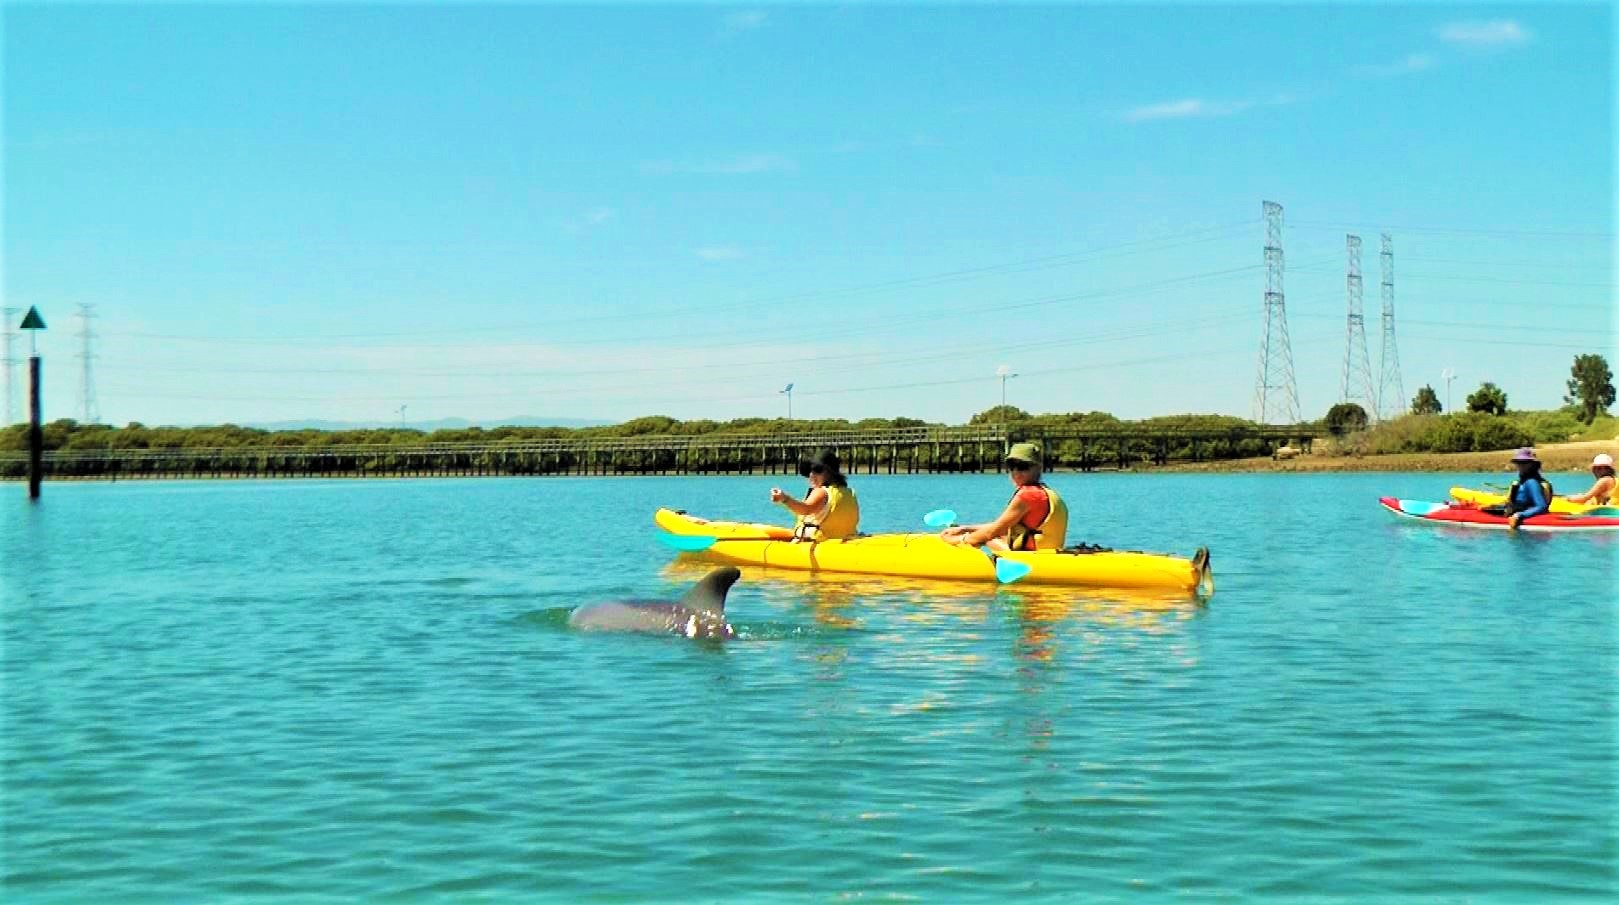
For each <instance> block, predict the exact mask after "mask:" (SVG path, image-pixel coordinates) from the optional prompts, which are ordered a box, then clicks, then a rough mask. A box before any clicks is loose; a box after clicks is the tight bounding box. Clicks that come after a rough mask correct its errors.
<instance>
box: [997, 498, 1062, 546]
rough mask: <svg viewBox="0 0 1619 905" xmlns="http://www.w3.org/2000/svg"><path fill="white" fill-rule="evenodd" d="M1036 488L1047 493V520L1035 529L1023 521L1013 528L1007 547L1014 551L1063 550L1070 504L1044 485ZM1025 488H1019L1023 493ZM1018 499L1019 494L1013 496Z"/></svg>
mask: <svg viewBox="0 0 1619 905" xmlns="http://www.w3.org/2000/svg"><path fill="white" fill-rule="evenodd" d="M1034 486H1035V487H1038V488H1040V489H1041V490H1044V491H1045V492H1046V501H1047V502H1048V503H1049V505H1048V506H1047V507H1046V518H1045V521H1042V522H1041V523H1040V524H1039V525H1036V526H1035V527H1033V528H1029V527H1026V526H1025V525H1024V524H1023V522H1022V521H1021V520H1019V521H1018V523H1017V524H1015V525H1013V526H1012V530H1011V532H1010V536H1009V537H1008V538H1007V545H1008V546H1010V547H1011V548H1012V549H1014V550H1061V549H1062V545H1063V544H1064V543H1066V542H1067V539H1068V504H1067V503H1064V502H1063V501H1062V497H1060V496H1058V495H1057V491H1055V490H1052V489H1051V488H1050V487H1047V486H1046V485H1044V484H1035V485H1034ZM1022 489H1023V488H1021V487H1020V488H1018V490H1019V491H1021V490H1022ZM1012 499H1014V500H1015V499H1017V494H1016V493H1014V494H1012Z"/></svg>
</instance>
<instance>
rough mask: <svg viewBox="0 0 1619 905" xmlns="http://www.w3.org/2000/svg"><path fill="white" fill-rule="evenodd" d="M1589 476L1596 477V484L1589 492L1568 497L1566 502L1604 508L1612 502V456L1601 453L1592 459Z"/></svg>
mask: <svg viewBox="0 0 1619 905" xmlns="http://www.w3.org/2000/svg"><path fill="white" fill-rule="evenodd" d="M1591 474H1594V475H1596V479H1597V482H1596V483H1595V484H1592V485H1591V489H1590V490H1587V491H1586V492H1584V493H1576V494H1573V495H1571V496H1569V498H1568V501H1569V502H1570V503H1590V504H1591V505H1593V506H1606V505H1608V504H1609V503H1611V502H1613V497H1614V493H1613V490H1614V477H1613V456H1610V455H1608V454H1607V453H1601V454H1599V455H1598V456H1597V457H1596V458H1595V459H1592V460H1591Z"/></svg>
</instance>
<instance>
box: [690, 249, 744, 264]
mask: <svg viewBox="0 0 1619 905" xmlns="http://www.w3.org/2000/svg"><path fill="white" fill-rule="evenodd" d="M693 254H695V255H697V257H699V258H702V259H703V260H705V261H735V260H738V259H739V258H741V257H743V253H742V249H740V248H737V247H736V246H735V245H710V246H707V247H706V248H699V249H697V250H696V251H695V252H693Z"/></svg>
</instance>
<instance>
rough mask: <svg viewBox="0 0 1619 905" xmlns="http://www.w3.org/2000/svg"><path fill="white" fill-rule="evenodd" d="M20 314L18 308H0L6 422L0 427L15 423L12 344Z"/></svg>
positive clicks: (14, 340) (15, 403) (15, 363)
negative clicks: (2, 318)
mask: <svg viewBox="0 0 1619 905" xmlns="http://www.w3.org/2000/svg"><path fill="white" fill-rule="evenodd" d="M21 313H22V310H21V309H19V308H0V317H4V318H5V320H6V323H5V330H4V331H0V368H4V369H5V371H6V381H5V383H6V404H5V410H6V420H5V422H4V423H0V427H6V426H9V425H12V424H16V423H17V385H16V382H15V381H16V379H17V377H16V374H17V357H16V354H15V352H14V351H13V350H12V343H14V342H16V340H17V315H19V314H21Z"/></svg>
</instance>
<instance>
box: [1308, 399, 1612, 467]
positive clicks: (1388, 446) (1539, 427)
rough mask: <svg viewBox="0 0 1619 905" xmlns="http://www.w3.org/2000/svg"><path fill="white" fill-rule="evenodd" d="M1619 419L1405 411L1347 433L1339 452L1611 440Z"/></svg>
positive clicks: (1567, 411)
mask: <svg viewBox="0 0 1619 905" xmlns="http://www.w3.org/2000/svg"><path fill="white" fill-rule="evenodd" d="M1615 433H1619V419H1615V418H1613V417H1612V416H1608V415H1604V416H1601V417H1599V418H1597V419H1596V420H1595V421H1593V422H1592V423H1591V424H1585V423H1583V422H1582V421H1581V420H1580V418H1579V414H1578V412H1577V411H1576V410H1573V409H1572V408H1562V409H1554V410H1551V411H1527V412H1510V413H1508V414H1505V415H1494V414H1489V413H1487V412H1453V413H1450V414H1445V415H1402V416H1401V417H1399V418H1395V419H1393V420H1390V421H1384V422H1382V423H1380V424H1376V425H1373V426H1372V427H1370V428H1367V429H1366V430H1364V431H1359V432H1356V433H1353V434H1350V435H1349V436H1347V437H1345V438H1344V439H1343V440H1341V441H1340V442H1339V444H1338V451H1339V452H1340V453H1343V454H1346V455H1373V456H1375V455H1387V454H1393V453H1458V452H1491V451H1493V450H1501V449H1512V448H1514V447H1519V446H1538V445H1542V444H1546V443H1567V442H1569V441H1572V440H1611V439H1613V437H1614V435H1615Z"/></svg>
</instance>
